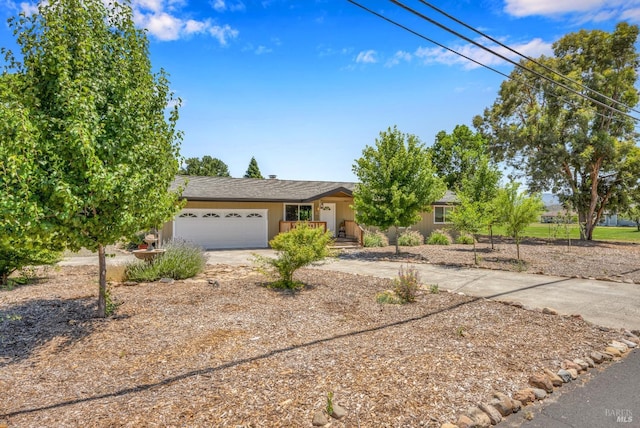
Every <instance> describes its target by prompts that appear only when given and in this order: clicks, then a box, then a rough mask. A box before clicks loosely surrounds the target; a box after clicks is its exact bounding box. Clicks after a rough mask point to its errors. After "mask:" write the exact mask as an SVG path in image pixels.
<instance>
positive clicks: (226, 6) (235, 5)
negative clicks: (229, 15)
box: [211, 0, 246, 12]
mask: <svg viewBox="0 0 640 428" xmlns="http://www.w3.org/2000/svg"><path fill="white" fill-rule="evenodd" d="M211 7H213V8H214V9H215V10H216V11H217V12H225V11H227V10H228V11H231V12H237V11H241V10H245V9H246V6H245V5H244V3H243V2H242V1H233V2H230V1H228V0H212V1H211Z"/></svg>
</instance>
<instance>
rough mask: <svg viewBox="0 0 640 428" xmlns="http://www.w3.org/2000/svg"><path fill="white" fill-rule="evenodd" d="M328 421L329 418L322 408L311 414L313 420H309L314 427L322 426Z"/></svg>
mask: <svg viewBox="0 0 640 428" xmlns="http://www.w3.org/2000/svg"><path fill="white" fill-rule="evenodd" d="M328 423H329V418H328V417H327V414H326V413H325V412H324V411H323V410H318V411H317V412H316V413H315V414H314V415H313V420H312V421H311V424H312V425H313V426H314V427H323V426H325V425H326V424H328Z"/></svg>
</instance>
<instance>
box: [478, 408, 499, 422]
mask: <svg viewBox="0 0 640 428" xmlns="http://www.w3.org/2000/svg"><path fill="white" fill-rule="evenodd" d="M478 408H480V410H482V411H483V412H485V413H486V414H487V416H489V419H490V420H491V425H497V424H499V423H500V422H501V421H502V415H501V414H500V412H499V411H498V409H496V408H495V407H493V406H492V405H490V404H488V403H480V404H478Z"/></svg>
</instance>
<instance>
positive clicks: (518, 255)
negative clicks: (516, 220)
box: [514, 235, 520, 261]
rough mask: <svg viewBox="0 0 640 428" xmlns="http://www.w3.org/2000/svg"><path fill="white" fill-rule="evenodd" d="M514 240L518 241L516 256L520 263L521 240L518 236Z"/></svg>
mask: <svg viewBox="0 0 640 428" xmlns="http://www.w3.org/2000/svg"><path fill="white" fill-rule="evenodd" d="M514 239H515V241H516V255H517V258H518V261H520V238H519V237H518V235H516V236H514Z"/></svg>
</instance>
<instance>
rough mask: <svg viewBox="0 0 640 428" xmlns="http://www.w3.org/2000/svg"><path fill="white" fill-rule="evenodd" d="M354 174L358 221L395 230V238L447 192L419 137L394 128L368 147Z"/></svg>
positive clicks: (382, 134) (354, 206) (381, 134)
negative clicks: (403, 228)
mask: <svg viewBox="0 0 640 428" xmlns="http://www.w3.org/2000/svg"><path fill="white" fill-rule="evenodd" d="M353 172H354V173H355V175H356V176H357V177H358V180H359V181H360V183H359V184H358V185H357V186H356V189H355V190H354V192H353V207H352V208H353V209H354V210H355V212H356V221H358V222H359V223H362V224H366V225H368V226H378V227H380V228H381V229H383V230H386V229H388V228H390V227H392V226H393V227H395V231H396V237H398V236H399V234H398V228H399V227H407V226H411V225H412V224H415V223H416V222H418V221H419V220H420V213H421V212H424V211H429V210H430V209H431V204H432V203H433V202H435V201H436V200H437V199H439V198H441V197H442V196H443V195H444V192H445V189H446V187H445V184H444V182H443V181H442V180H441V179H440V178H438V177H436V175H435V170H434V168H433V166H432V164H431V159H430V158H429V154H428V152H427V150H426V149H425V148H424V146H423V144H422V143H421V142H420V140H419V139H418V137H416V136H415V135H411V134H403V133H402V132H400V131H399V130H398V129H397V128H396V127H395V126H394V127H393V129H391V128H388V129H387V131H383V132H381V133H380V138H377V139H376V145H375V147H371V146H366V147H365V149H364V150H363V152H362V157H361V158H360V159H357V160H356V163H355V164H354V165H353ZM399 252H400V250H399V247H398V240H397V239H396V254H399Z"/></svg>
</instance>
